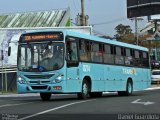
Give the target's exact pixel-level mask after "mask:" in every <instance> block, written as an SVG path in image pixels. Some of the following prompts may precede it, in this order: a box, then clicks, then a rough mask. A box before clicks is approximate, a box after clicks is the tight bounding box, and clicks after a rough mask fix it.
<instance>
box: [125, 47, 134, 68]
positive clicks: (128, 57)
mask: <svg viewBox="0 0 160 120" xmlns="http://www.w3.org/2000/svg"><path fill="white" fill-rule="evenodd" d="M131 52H132V51H131V50H130V49H127V48H126V49H125V53H126V54H125V65H132V64H133V58H132V56H131Z"/></svg>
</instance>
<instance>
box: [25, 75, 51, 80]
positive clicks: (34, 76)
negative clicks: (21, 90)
mask: <svg viewBox="0 0 160 120" xmlns="http://www.w3.org/2000/svg"><path fill="white" fill-rule="evenodd" d="M52 76H54V74H49V75H25V77H27V78H29V79H49V78H51V77H52Z"/></svg>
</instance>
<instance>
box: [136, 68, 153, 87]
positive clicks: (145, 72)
mask: <svg viewBox="0 0 160 120" xmlns="http://www.w3.org/2000/svg"><path fill="white" fill-rule="evenodd" d="M150 85H151V78H150V69H142V68H137V71H136V77H134V85H133V87H134V90H144V89H146V88H148V87H150Z"/></svg>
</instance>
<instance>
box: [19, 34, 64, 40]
mask: <svg viewBox="0 0 160 120" xmlns="http://www.w3.org/2000/svg"><path fill="white" fill-rule="evenodd" d="M21 40H22V41H23V42H30V41H47V40H53V41H62V40H63V34H62V33H59V32H58V33H39V34H38V33H36V34H24V35H23V36H22V39H21Z"/></svg>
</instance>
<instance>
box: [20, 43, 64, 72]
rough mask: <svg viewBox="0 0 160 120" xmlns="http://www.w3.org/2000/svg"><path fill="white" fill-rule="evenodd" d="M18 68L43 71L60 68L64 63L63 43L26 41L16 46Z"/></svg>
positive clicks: (27, 70)
mask: <svg viewBox="0 0 160 120" xmlns="http://www.w3.org/2000/svg"><path fill="white" fill-rule="evenodd" d="M18 49H19V50H18V69H19V70H20V71H26V72H32V71H35V72H43V71H53V70H58V69H60V68H61V67H62V66H63V64H64V57H63V56H64V44H63V43H53V42H48V43H27V44H21V45H19V48H18Z"/></svg>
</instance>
